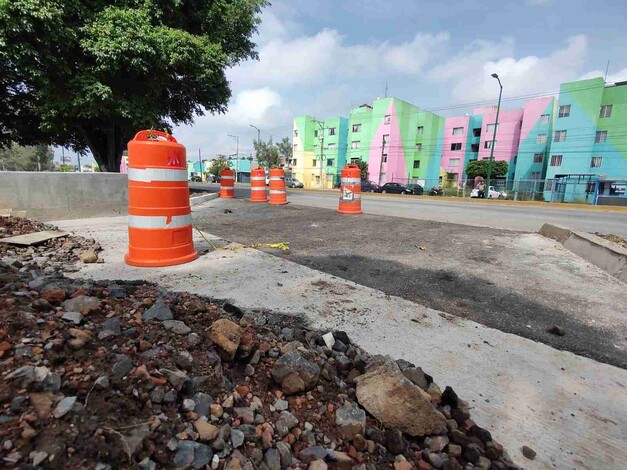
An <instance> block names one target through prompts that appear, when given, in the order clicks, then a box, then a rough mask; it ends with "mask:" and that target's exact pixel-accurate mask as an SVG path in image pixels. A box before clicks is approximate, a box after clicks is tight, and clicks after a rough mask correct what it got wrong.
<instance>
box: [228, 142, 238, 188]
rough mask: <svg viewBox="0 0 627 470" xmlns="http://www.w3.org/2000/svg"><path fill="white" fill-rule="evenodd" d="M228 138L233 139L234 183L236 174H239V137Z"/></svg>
mask: <svg viewBox="0 0 627 470" xmlns="http://www.w3.org/2000/svg"><path fill="white" fill-rule="evenodd" d="M229 137H233V138H234V139H235V182H237V173H238V172H239V135H232V134H229Z"/></svg>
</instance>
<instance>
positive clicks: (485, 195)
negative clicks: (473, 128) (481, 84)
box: [483, 73, 503, 199]
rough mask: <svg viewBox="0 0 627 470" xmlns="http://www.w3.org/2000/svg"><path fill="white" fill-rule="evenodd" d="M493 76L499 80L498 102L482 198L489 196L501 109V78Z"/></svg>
mask: <svg viewBox="0 0 627 470" xmlns="http://www.w3.org/2000/svg"><path fill="white" fill-rule="evenodd" d="M492 77H493V78H496V80H497V81H498V82H499V87H500V90H499V103H498V105H497V106H496V120H495V121H496V122H495V123H494V133H493V134H492V145H491V146H490V160H488V177H487V178H486V182H485V189H484V192H483V198H484V199H488V198H489V197H490V176H491V174H492V162H493V161H494V147H495V145H496V130H497V129H498V127H499V111H501V96H502V95H503V85H502V84H501V79H500V78H499V76H498V75H497V74H495V73H493V74H492Z"/></svg>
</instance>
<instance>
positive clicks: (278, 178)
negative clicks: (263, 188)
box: [269, 168, 287, 206]
mask: <svg viewBox="0 0 627 470" xmlns="http://www.w3.org/2000/svg"><path fill="white" fill-rule="evenodd" d="M269 193H270V204H274V205H277V206H280V205H283V204H287V191H286V190H285V171H283V169H282V168H272V169H271V170H270V191H269Z"/></svg>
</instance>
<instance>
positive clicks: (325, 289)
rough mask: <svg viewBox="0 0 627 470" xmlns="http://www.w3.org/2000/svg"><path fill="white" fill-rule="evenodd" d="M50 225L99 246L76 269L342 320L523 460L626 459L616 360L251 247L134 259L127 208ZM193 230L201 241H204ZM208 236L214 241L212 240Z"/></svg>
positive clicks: (607, 464) (562, 463)
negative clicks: (462, 403) (414, 368)
mask: <svg viewBox="0 0 627 470" xmlns="http://www.w3.org/2000/svg"><path fill="white" fill-rule="evenodd" d="M211 204H213V203H211ZM198 214H199V213H197V215H198ZM58 225H59V226H61V227H62V228H64V229H68V230H72V231H76V232H77V233H79V234H82V235H85V236H90V237H94V238H96V239H97V240H98V241H99V242H100V243H101V244H102V246H103V247H104V248H105V251H104V252H103V257H104V260H105V263H104V264H94V265H85V266H84V267H83V269H82V270H81V271H80V272H79V273H77V274H75V275H77V276H82V277H92V278H96V279H145V280H148V281H153V282H157V283H159V284H160V285H162V286H164V287H166V288H169V289H173V290H178V291H189V292H192V293H196V294H201V295H206V296H209V297H213V298H218V299H230V300H231V301H232V302H233V303H235V304H236V305H238V306H240V307H242V308H262V309H267V310H272V311H276V312H283V313H288V314H292V315H298V316H299V317H301V318H303V319H304V320H305V321H308V322H310V323H311V324H312V325H314V326H317V327H320V328H323V329H328V328H339V329H344V330H345V331H347V333H348V334H349V335H350V336H351V337H352V338H353V339H354V340H355V341H356V342H357V343H358V344H360V345H362V346H363V347H365V348H366V349H368V350H369V351H370V352H372V353H382V354H391V355H393V356H395V357H397V358H404V359H406V360H409V361H412V362H414V363H416V364H418V365H420V366H422V367H423V368H424V369H425V371H427V372H428V373H430V374H431V375H433V376H434V378H435V380H436V381H437V382H438V383H440V384H442V385H450V386H452V387H453V388H454V389H456V390H457V391H458V393H459V394H460V396H461V397H462V398H464V399H466V400H467V401H469V403H471V404H472V405H473V407H474V409H473V416H474V417H475V419H476V421H477V423H478V424H480V425H482V426H485V427H486V428H488V429H489V430H490V431H491V432H493V433H494V435H495V436H496V439H497V440H499V442H502V443H503V444H504V445H505V447H506V448H507V449H508V450H509V452H510V454H511V455H512V457H513V458H514V460H515V461H517V462H518V463H520V464H522V465H524V466H525V467H526V468H559V469H564V468H577V469H580V468H591V469H592V468H619V467H621V466H622V465H623V464H624V462H625V461H627V446H626V445H625V443H626V442H627V416H626V411H625V410H627V394H626V393H625V390H626V388H627V371H625V370H624V369H620V368H617V367H613V366H610V365H606V364H602V363H599V362H596V361H594V360H591V359H587V358H584V357H580V356H577V355H574V354H572V353H569V352H566V351H559V350H556V349H554V348H551V347H549V346H546V345H544V344H542V343H538V342H534V341H531V340H528V339H525V338H521V337H519V336H516V335H512V334H508V333H504V332H501V331H498V330H496V329H492V328H488V327H486V326H484V325H481V324H479V323H476V322H474V321H470V320H466V319H463V318H461V317H458V316H452V315H447V314H445V313H443V312H439V311H436V310H433V309H430V308H427V307H424V306H422V305H419V304H417V303H414V302H410V301H408V300H404V299H402V298H400V297H396V296H391V295H388V294H386V293H384V292H382V291H380V290H376V289H372V288H369V287H364V286H361V285H359V284H356V283H354V282H351V281H346V280H343V279H339V278H338V277H336V276H333V275H330V274H326V273H322V272H320V271H316V270H314V269H311V268H308V267H306V266H303V265H300V264H296V263H293V262H291V261H288V260H285V259H281V258H279V257H276V256H272V255H270V254H267V253H263V252H260V251H257V250H253V249H241V250H236V251H229V250H223V249H219V250H216V251H212V252H210V253H208V254H205V255H203V256H201V257H200V258H199V259H198V260H196V261H194V262H192V263H188V264H186V265H182V266H176V267H170V268H162V269H141V268H133V267H130V266H126V265H125V264H124V262H123V255H124V252H125V251H126V244H127V235H126V220H125V218H123V217H121V218H109V219H89V220H82V221H80V220H78V221H65V222H59V223H58ZM206 236H207V237H211V235H206ZM196 238H197V242H198V243H197V244H198V246H199V247H202V246H203V245H205V247H206V246H207V245H206V242H204V241H203V240H202V238H201V237H200V236H197V237H196ZM210 240H211V238H210ZM212 243H213V244H214V245H217V246H219V245H222V243H221V242H220V241H219V240H212ZM522 445H529V446H531V447H532V448H533V449H535V450H536V451H537V452H538V456H537V457H536V460H534V461H528V460H524V458H523V457H522V455H521V452H520V446H522Z"/></svg>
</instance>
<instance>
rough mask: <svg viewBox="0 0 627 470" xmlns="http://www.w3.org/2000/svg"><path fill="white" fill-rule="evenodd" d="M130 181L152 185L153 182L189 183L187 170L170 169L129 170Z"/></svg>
mask: <svg viewBox="0 0 627 470" xmlns="http://www.w3.org/2000/svg"><path fill="white" fill-rule="evenodd" d="M128 179H129V180H131V181H141V182H143V183H150V182H151V181H187V170H170V169H168V168H129V169H128Z"/></svg>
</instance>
